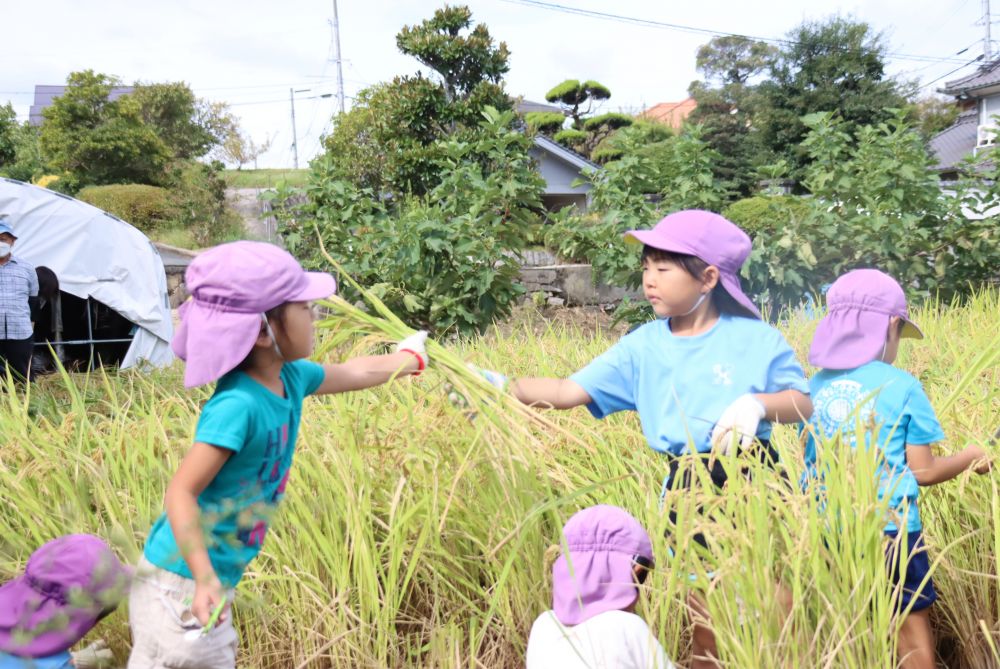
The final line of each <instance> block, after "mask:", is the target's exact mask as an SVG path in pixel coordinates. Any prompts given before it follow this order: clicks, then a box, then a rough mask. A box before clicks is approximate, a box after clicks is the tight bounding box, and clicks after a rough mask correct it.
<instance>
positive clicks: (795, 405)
mask: <svg viewBox="0 0 1000 669" xmlns="http://www.w3.org/2000/svg"><path fill="white" fill-rule="evenodd" d="M754 397H756V398H757V400H758V401H759V402H760V403H761V404H762V405H764V418H765V419H766V420H768V421H770V422H772V423H798V422H800V421H801V422H805V421H807V420H809V418H810V417H811V416H812V412H813V405H812V400H811V399H809V396H808V395H806V394H805V393H803V392H800V391H798V390H782V391H780V392H777V393H757V394H755V395H754Z"/></svg>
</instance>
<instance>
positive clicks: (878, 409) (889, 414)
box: [805, 361, 944, 532]
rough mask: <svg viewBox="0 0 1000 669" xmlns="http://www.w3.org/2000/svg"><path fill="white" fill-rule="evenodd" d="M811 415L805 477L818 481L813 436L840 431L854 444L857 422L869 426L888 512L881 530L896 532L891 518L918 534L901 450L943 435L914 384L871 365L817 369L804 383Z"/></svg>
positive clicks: (911, 481)
mask: <svg viewBox="0 0 1000 669" xmlns="http://www.w3.org/2000/svg"><path fill="white" fill-rule="evenodd" d="M809 386H810V389H811V390H812V401H813V415H812V419H811V420H810V421H809V423H810V428H811V429H810V430H809V435H808V438H807V440H806V450H805V465H806V475H807V476H819V473H818V470H817V464H816V459H817V453H816V441H815V439H814V438H813V432H815V433H816V434H820V435H823V436H825V437H827V438H830V437H833V436H834V435H835V434H837V433H838V432H840V433H841V434H842V435H843V438H844V439H845V440H849V441H850V442H851V444H852V445H855V444H854V443H853V442H854V435H855V433H856V428H857V425H858V421H859V420H860V421H861V422H862V424H873V425H874V426H875V432H874V433H872V432H870V433H869V434H868V435H867V437H866V438H867V439H868V443H869V444H871V439H872V436H873V435H874V438H875V442H874V443H875V444H876V445H877V447H878V449H879V450H880V452H881V456H882V457H881V460H882V461H881V466H880V468H879V499H884V498H885V495H886V494H888V495H889V496H890V500H889V508H890V509H892V510H893V511H894V513H893V514H892V517H890V519H889V522H888V523H887V525H886V528H885V529H886V530H887V531H897V530H898V529H899V528H898V527H897V525H896V523H895V518H902V517H903V515H904V514H905V516H906V530H907V531H908V532H916V531H918V530H920V528H921V523H920V513H919V511H918V510H917V505H916V501H917V497H918V496H919V494H920V486H919V485H918V484H917V479H916V478H914V476H913V472H912V471H910V468H909V466H908V465H907V463H906V445H907V444H911V445H914V446H917V445H927V446H929V445H930V444H933V443H935V442H938V441H941V440H942V439H944V431H943V430H942V429H941V424H940V423H939V422H938V419H937V416H936V415H935V414H934V408H933V407H932V406H931V402H930V400H929V399H928V398H927V394H926V393H925V392H924V389H923V387H921V385H920V381H918V380H917V379H915V378H914V377H913V376H912V375H910V374H907V373H906V372H904V371H903V370H901V369H897V368H896V367H893V366H892V365H887V364H886V363H884V362H880V361H873V362H869V363H868V364H866V365H862V366H860V367H856V368H855V369H847V370H835V369H824V370H821V371H820V372H818V373H817V374H816V376H814V377H813V378H812V379H810V381H809Z"/></svg>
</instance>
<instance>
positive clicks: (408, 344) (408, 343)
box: [396, 330, 430, 374]
mask: <svg viewBox="0 0 1000 669" xmlns="http://www.w3.org/2000/svg"><path fill="white" fill-rule="evenodd" d="M426 341H427V330H418V331H417V332H414V333H413V334H411V335H410V336H409V337H407V338H406V339H404V340H403V341H401V342H399V343H398V344H396V352H397V353H399V352H401V351H407V352H409V353H412V354H413V355H415V356H417V358H419V359H420V369H419V370H418V371H417V374H419V373H420V372H422V371H423V370H424V369H426V368H427V363H428V362H429V361H430V358H428V357H427V348H426V347H425V345H424V342H426Z"/></svg>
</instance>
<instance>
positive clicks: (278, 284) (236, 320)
mask: <svg viewBox="0 0 1000 669" xmlns="http://www.w3.org/2000/svg"><path fill="white" fill-rule="evenodd" d="M184 279H185V281H186V284H187V290H188V292H189V293H191V299H190V300H188V301H187V302H185V303H184V304H183V305H181V308H180V317H181V324H180V327H179V328H178V329H177V333H176V335H175V336H174V340H173V342H172V344H171V345H172V347H173V349H174V353H176V354H177V357H178V358H180V359H181V360H184V361H185V362H186V364H187V366H186V368H185V370H184V385H185V386H187V387H188V388H191V387H194V386H200V385H202V384H205V383H210V382H212V381H215V380H217V379H218V378H220V377H221V376H222V375H224V374H226V373H227V372H230V371H232V370H234V369H236V367H237V366H238V365H239V364H240V363H241V362H243V360H244V359H245V358H246V357H247V355H249V353H250V351H251V350H252V349H253V345H254V342H255V341H256V340H257V336H258V335H259V334H260V327H261V317H262V315H263V314H264V312H266V311H268V310H269V309H273V308H275V307H277V306H279V305H282V304H284V303H285V302H308V301H310V300H319V299H322V298H324V297H329V296H330V295H333V294H334V293H335V292H336V290H337V283H336V281H334V279H333V277H332V276H331V275H329V274H326V273H325V272H306V271H305V270H304V269H302V266H301V265H299V263H298V261H297V260H295V258H293V257H292V256H291V254H289V253H288V252H287V251H284V250H282V249H280V248H278V247H277V246H274V245H273V244H267V243H265V242H231V243H229V244H220V245H219V246H215V247H213V248H210V249H208V250H207V251H204V252H202V253H200V254H199V255H198V257H196V258H195V259H194V260H193V261H192V262H191V264H190V265H189V266H188V268H187V272H185V274H184Z"/></svg>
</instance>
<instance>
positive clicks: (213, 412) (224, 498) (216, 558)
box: [145, 360, 324, 588]
mask: <svg viewBox="0 0 1000 669" xmlns="http://www.w3.org/2000/svg"><path fill="white" fill-rule="evenodd" d="M323 377H324V371H323V367H322V366H320V365H317V364H316V363H314V362H309V361H308V360H298V361H295V362H290V363H286V364H285V365H283V366H282V369H281V381H282V383H283V384H284V386H285V396H284V397H279V396H278V395H276V394H274V393H273V392H271V391H270V390H268V389H267V388H265V387H264V386H262V385H261V384H259V383H258V382H256V381H254V380H253V379H252V378H251V377H250V376H248V375H247V374H245V373H243V372H241V371H233V372H230V373H229V374H226V375H225V376H224V377H222V378H221V379H220V380H219V382H218V385H217V387H216V389H215V394H213V395H212V398H211V399H210V400H209V401H208V402H207V403H206V404H205V407H204V408H203V409H202V411H201V417H200V418H199V419H198V428H197V430H196V431H195V436H194V439H195V441H199V442H202V443H206V444H211V445H213V446H217V447H219V448H225V449H227V450H230V451H233V454H232V455H231V456H230V457H229V459H228V460H226V463H225V464H224V465H223V466H222V469H220V470H219V473H218V474H216V476H215V478H214V479H213V480H212V482H211V483H209V484H208V486H207V487H206V488H205V490H204V491H203V492H202V493H201V495H200V496H199V497H198V507H199V508H200V510H201V522H202V524H203V526H204V534H205V543H206V548H207V549H208V555H209V558H210V559H211V561H212V567H213V568H214V569H215V573H216V574H217V575H218V577H219V580H220V581H221V582H222V584H223V585H224V586H225V587H227V588H232V587H235V586H236V584H237V583H238V582H239V580H240V579H241V578H242V577H243V572H244V570H245V569H246V567H247V565H248V564H249V563H250V561H251V560H253V558H254V557H255V556H256V555H257V553H258V552H260V548H261V544H263V542H264V535H265V534H267V525H268V521H269V519H270V516H271V514H272V513H273V511H274V508H275V506H276V505H277V503H278V502H279V501H280V499H281V497H282V496H283V495H284V492H285V486H286V485H287V483H288V474H289V470H290V469H291V466H292V455H293V453H294V451H295V437H296V435H297V434H298V429H299V419H300V418H301V416H302V400H303V398H305V397H306V396H307V395H311V394H312V393H314V392H315V391H316V389H317V388H319V386H320V384H321V383H322V382H323ZM145 556H146V559H147V560H149V561H150V562H152V563H153V564H154V565H156V566H157V567H160V568H161V569H165V570H167V571H169V572H173V573H175V574H179V575H181V576H184V577H186V578H191V577H192V576H191V571H190V570H189V569H188V566H187V563H186V562H185V561H184V558H183V556H182V555H181V551H180V550H179V549H178V547H177V541H176V539H175V538H174V533H173V531H172V529H171V527H170V523H169V522H168V520H167V516H166V514H163V515H161V516H160V518H159V519H158V520H157V521H156V523H155V524H154V525H153V529H152V530H151V531H150V534H149V538H148V539H147V540H146V549H145Z"/></svg>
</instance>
